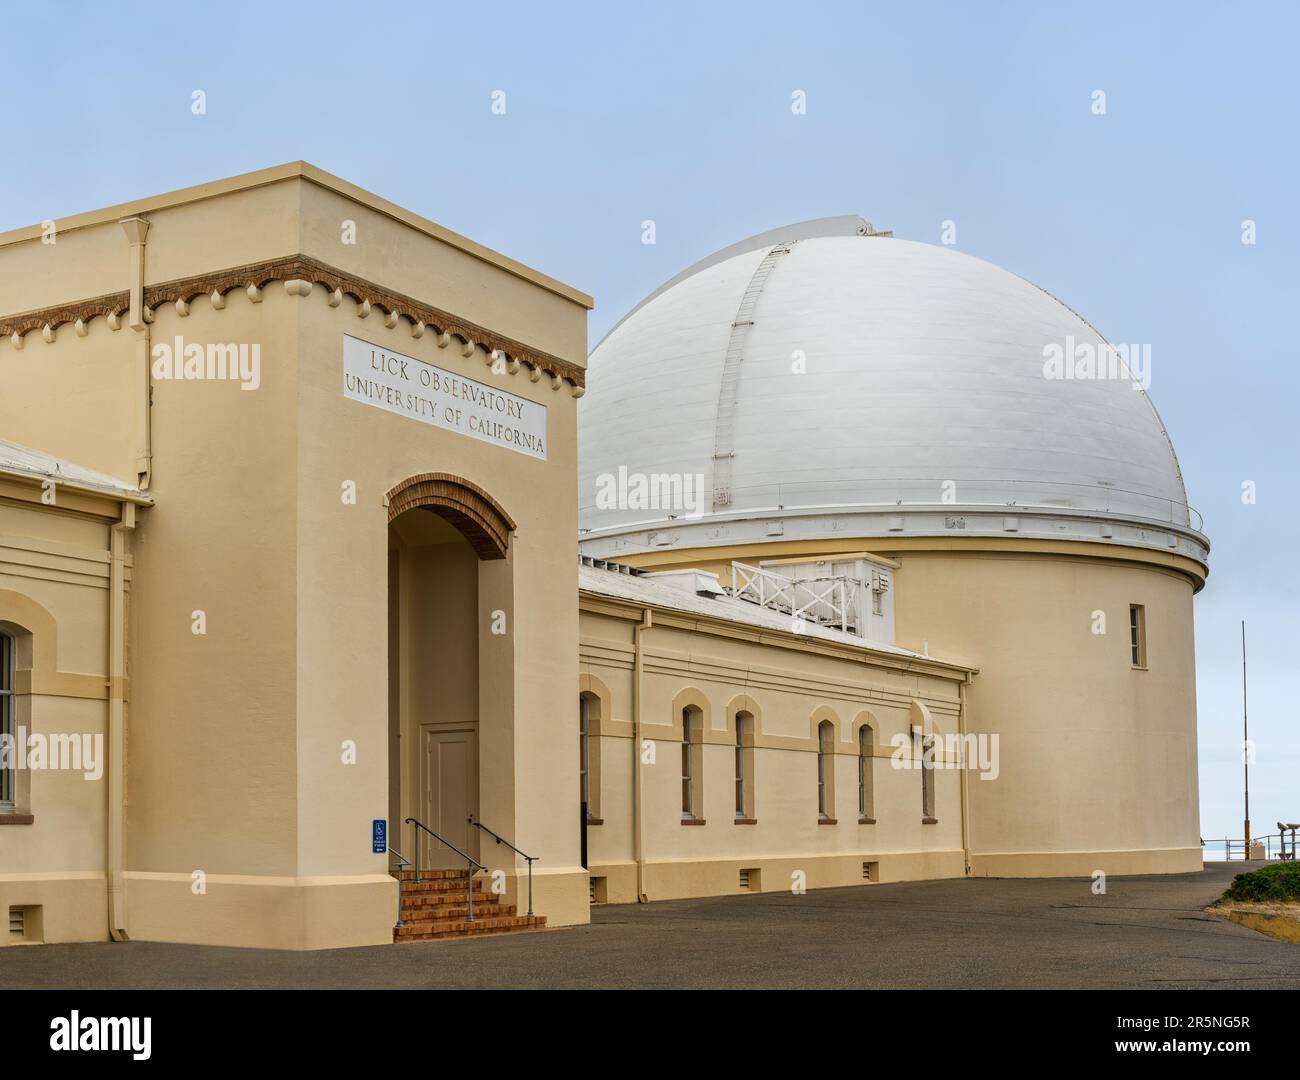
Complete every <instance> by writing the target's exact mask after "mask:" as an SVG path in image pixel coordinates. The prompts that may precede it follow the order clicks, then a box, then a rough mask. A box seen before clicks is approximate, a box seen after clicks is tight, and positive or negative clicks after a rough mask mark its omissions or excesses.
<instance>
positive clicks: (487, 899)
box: [402, 889, 503, 907]
mask: <svg viewBox="0 0 1300 1080" xmlns="http://www.w3.org/2000/svg"><path fill="white" fill-rule="evenodd" d="M502 899H503V897H498V895H497V894H495V893H478V892H476V893H474V907H486V906H487V905H493V903H500V902H502ZM442 903H458V905H460V906H461V907H464V906H465V890H464V889H456V890H454V892H451V890H446V889H434V890H433V892H428V893H424V892H421V893H403V894H402V906H403V907H432V906H435V905H442Z"/></svg>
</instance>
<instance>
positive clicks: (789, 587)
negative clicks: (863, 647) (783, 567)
mask: <svg viewBox="0 0 1300 1080" xmlns="http://www.w3.org/2000/svg"><path fill="white" fill-rule="evenodd" d="M861 592H862V582H860V581H857V580H855V579H853V578H847V577H815V578H792V577H786V576H785V575H784V574H778V573H775V572H773V571H771V570H764V569H763V568H762V567H759V566H750V565H749V564H748V563H742V562H733V563H732V564H731V595H732V596H734V597H735V598H736V599H737V600H747V601H749V602H750V603H751V604H757V605H758V606H759V607H765V608H769V609H771V610H772V611H779V612H782V613H783V614H785V615H789V616H790V617H791V618H794V619H803V620H805V621H806V622H811V623H816V624H817V625H819V626H834V627H838V628H839V629H840V630H843V631H845V632H852V633H860V632H861V631H860V630H859V629H858V597H859V595H860V594H861Z"/></svg>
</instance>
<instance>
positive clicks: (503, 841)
mask: <svg viewBox="0 0 1300 1080" xmlns="http://www.w3.org/2000/svg"><path fill="white" fill-rule="evenodd" d="M469 823H470V824H471V825H473V826H474V828H476V829H482V830H483V831H484V832H485V833H487V834H488V835H489V836H490V837H492V838H493V839H494V840H495V841H496V842H497V843H498V844H505V846H506V847H508V848H509V849H510V850H511V851H513V852H514V853H515V854H516V855H518V856H519V857H520V858H523V859H526V860H527V861H528V914H529V915H530V916H531V915H532V913H533V863H535V862H536V861H537V856H536V855H525V854H524V853H523V852H522V851H520V850H519V849H518V848H517V847H515V845H514V844H512V843H511V842H510V841H509V840H507V839H506V838H505V837H504V836H498V835H497V834H496V833H494V832H493V831H492V830H491V829H489V828H488V827H487V826H486V825H484V824H483V823H482V822H480V821H475V820H474V815H473V814H470V816H469Z"/></svg>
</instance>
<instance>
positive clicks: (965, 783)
mask: <svg viewBox="0 0 1300 1080" xmlns="http://www.w3.org/2000/svg"><path fill="white" fill-rule="evenodd" d="M969 685H970V672H969V671H968V672H967V673H966V677H965V678H964V679H962V681H961V682H960V683H958V684H957V733H958V735H959V736H960V737H961V746H962V753H963V754H965V753H966V745H967V744H966V720H967V716H966V709H967V705H966V687H968V686H969ZM961 851H962V865H963V866H964V867H965V868H966V869H965V874H966V876H967V877H970V876H971V873H970V768H969V763H964V764H963V766H962V769H961Z"/></svg>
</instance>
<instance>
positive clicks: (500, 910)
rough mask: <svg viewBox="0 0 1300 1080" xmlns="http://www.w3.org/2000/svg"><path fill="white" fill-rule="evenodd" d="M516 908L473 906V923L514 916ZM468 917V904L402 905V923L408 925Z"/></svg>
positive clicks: (499, 905)
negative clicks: (480, 920)
mask: <svg viewBox="0 0 1300 1080" xmlns="http://www.w3.org/2000/svg"><path fill="white" fill-rule="evenodd" d="M518 910H519V909H518V908H516V907H515V905H514V904H506V905H504V906H503V905H501V904H488V905H486V906H480V905H479V904H475V905H474V921H475V922H478V920H479V919H487V918H497V917H498V916H503V915H515V914H516V913H517V912H518ZM467 915H469V905H468V904H430V905H428V906H427V907H407V906H406V905H405V904H403V905H402V921H403V922H408V923H414V922H429V921H431V920H435V919H463V918H465V917H466V916H467Z"/></svg>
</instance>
